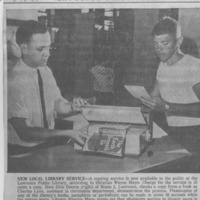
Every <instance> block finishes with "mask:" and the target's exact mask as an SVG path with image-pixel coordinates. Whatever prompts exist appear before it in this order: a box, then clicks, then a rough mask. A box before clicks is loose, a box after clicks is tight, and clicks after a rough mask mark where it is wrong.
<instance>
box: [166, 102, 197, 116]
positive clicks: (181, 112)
mask: <svg viewBox="0 0 200 200" xmlns="http://www.w3.org/2000/svg"><path fill="white" fill-rule="evenodd" d="M167 104H168V105H169V110H166V112H167V113H168V114H169V115H174V116H185V117H200V102H197V103H191V104H176V103H167Z"/></svg>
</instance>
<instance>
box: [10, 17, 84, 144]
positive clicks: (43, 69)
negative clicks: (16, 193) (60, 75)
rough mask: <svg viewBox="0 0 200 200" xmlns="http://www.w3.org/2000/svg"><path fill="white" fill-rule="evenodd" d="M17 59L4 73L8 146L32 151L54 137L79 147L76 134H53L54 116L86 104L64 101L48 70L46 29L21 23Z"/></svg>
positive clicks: (79, 136) (57, 131)
mask: <svg viewBox="0 0 200 200" xmlns="http://www.w3.org/2000/svg"><path fill="white" fill-rule="evenodd" d="M16 42H17V44H18V45H19V47H20V50H21V58H20V59H19V61H18V62H17V63H16V65H15V66H13V67H12V69H10V70H9V71H8V96H7V97H8V107H7V108H8V143H9V144H12V145H11V146H13V145H18V146H25V147H32V146H36V145H38V144H41V143H44V142H46V141H48V140H50V139H54V138H58V137H66V138H72V139H73V140H74V141H75V142H77V143H79V144H82V145H83V140H82V139H83V137H85V136H84V134H82V133H81V132H80V131H79V130H54V119H55V116H56V114H58V113H59V114H66V113H70V112H72V111H74V110H75V111H79V110H80V107H81V106H82V105H84V104H85V103H86V102H85V101H84V100H83V99H80V98H77V99H74V100H73V102H72V103H70V102H68V101H67V100H65V99H64V98H63V97H62V96H61V93H60V90H59V88H58V87H57V84H56V81H55V79H54V76H53V74H52V72H51V70H50V68H49V67H48V66H46V63H47V60H48V58H49V56H50V54H49V49H50V44H51V39H50V34H49V31H48V29H47V27H46V26H45V25H43V24H40V23H39V22H37V21H33V20H30V21H26V22H24V23H23V24H22V25H21V26H20V27H19V28H18V30H17V32H16Z"/></svg>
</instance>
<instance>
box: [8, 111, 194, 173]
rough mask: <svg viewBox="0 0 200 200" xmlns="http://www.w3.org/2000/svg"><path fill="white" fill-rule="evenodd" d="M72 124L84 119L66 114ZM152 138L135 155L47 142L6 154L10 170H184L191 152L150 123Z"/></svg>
mask: <svg viewBox="0 0 200 200" xmlns="http://www.w3.org/2000/svg"><path fill="white" fill-rule="evenodd" d="M68 120H71V121H73V122H74V127H76V128H81V127H83V126H84V125H87V124H88V122H87V120H85V119H84V118H83V116H82V115H80V114H78V115H74V116H71V117H70V118H68ZM154 137H155V138H154V140H153V143H152V144H150V145H149V146H148V147H147V149H146V151H145V152H144V153H143V154H142V155H140V156H139V157H124V158H113V157H104V156H97V155H88V154H87V155H86V154H84V153H83V152H80V151H75V150H74V146H73V144H72V143H70V144H63V142H62V144H57V145H50V146H48V147H47V148H41V149H37V150H36V151H34V152H30V153H28V154H27V155H19V156H13V157H8V172H12V173H15V172H16V173H21V172H22V173H30V172H32V173H38V172H39V173H40V172H43V173H45V172H46V173H48V172H52V173H131V172H188V171H189V170H190V165H191V162H192V155H191V154H190V153H189V152H188V151H187V150H186V149H184V148H182V147H181V146H180V145H179V144H178V143H176V142H175V141H173V140H172V139H171V138H170V137H169V136H168V135H167V134H166V133H165V132H164V131H163V130H162V129H161V128H159V127H158V126H157V125H156V124H154Z"/></svg>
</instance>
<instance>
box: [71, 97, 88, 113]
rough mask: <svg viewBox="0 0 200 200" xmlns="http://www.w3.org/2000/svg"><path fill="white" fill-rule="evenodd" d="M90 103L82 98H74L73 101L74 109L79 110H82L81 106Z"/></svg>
mask: <svg viewBox="0 0 200 200" xmlns="http://www.w3.org/2000/svg"><path fill="white" fill-rule="evenodd" d="M85 105H88V102H87V101H86V100H84V99H82V98H79V97H78V98H74V99H73V101H72V110H73V111H76V112H79V111H81V107H82V106H85Z"/></svg>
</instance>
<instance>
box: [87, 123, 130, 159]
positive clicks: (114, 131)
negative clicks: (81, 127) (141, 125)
mask: <svg viewBox="0 0 200 200" xmlns="http://www.w3.org/2000/svg"><path fill="white" fill-rule="evenodd" d="M127 127H128V126H127V125H126V126H120V125H103V124H102V125H91V126H89V128H88V136H89V137H88V138H87V140H86V142H85V144H84V146H83V151H84V152H93V153H97V154H104V155H110V156H118V157H123V156H124V145H125V138H126V133H127Z"/></svg>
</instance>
